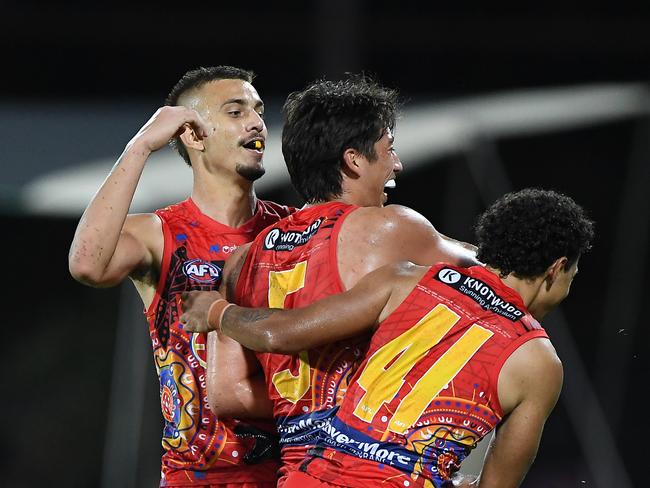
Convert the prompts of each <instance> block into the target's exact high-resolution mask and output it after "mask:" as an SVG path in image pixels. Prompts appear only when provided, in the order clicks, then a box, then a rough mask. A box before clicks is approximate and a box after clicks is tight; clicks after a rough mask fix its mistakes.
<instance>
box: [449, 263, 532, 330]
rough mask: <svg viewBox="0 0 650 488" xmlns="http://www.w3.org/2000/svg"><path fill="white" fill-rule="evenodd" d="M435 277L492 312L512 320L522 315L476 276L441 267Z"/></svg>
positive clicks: (522, 313)
mask: <svg viewBox="0 0 650 488" xmlns="http://www.w3.org/2000/svg"><path fill="white" fill-rule="evenodd" d="M436 279H437V280H438V281H440V282H442V283H444V284H445V285H447V286H450V287H452V288H454V289H455V290H458V291H459V292H460V293H462V294H463V295H465V296H467V297H469V298H471V299H472V300H474V301H475V302H476V303H478V304H479V305H480V306H481V307H482V308H484V309H485V310H489V311H490V312H494V313H496V314H498V315H501V316H502V317H505V318H507V319H509V320H512V321H513V322H515V321H517V320H519V319H520V318H521V317H523V316H524V312H522V311H521V310H519V308H517V307H516V306H515V305H513V304H512V303H510V302H507V301H505V300H504V299H503V298H501V297H500V296H499V295H497V294H496V293H495V292H494V290H493V289H492V287H491V286H490V285H488V284H487V283H485V282H484V281H481V280H479V279H477V278H472V277H471V276H468V275H466V274H463V273H460V272H459V271H456V270H455V269H450V268H442V269H441V270H440V271H438V273H436Z"/></svg>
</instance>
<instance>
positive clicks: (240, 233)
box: [145, 199, 291, 486]
mask: <svg viewBox="0 0 650 488" xmlns="http://www.w3.org/2000/svg"><path fill="white" fill-rule="evenodd" d="M290 211H291V210H290V209H289V208H287V207H283V206H280V205H277V204H275V203H272V202H265V201H258V204H257V211H256V213H255V215H254V216H253V217H252V218H251V219H250V220H249V221H248V222H246V223H245V224H244V225H242V226H241V227H238V228H232V227H228V226H226V225H223V224H220V223H219V222H217V221H215V220H212V219H211V218H209V217H208V216H206V215H204V214H202V213H201V212H200V210H199V209H198V207H197V206H196V205H195V204H194V202H193V201H192V200H191V199H188V200H185V201H184V202H181V203H178V204H176V205H172V206H169V207H167V208H164V209H161V210H157V211H156V214H157V215H158V216H159V217H160V220H161V221H162V229H163V235H164V243H165V244H164V254H163V258H162V265H161V278H160V281H159V283H158V289H157V290H156V295H155V297H154V300H153V302H152V303H151V305H150V306H149V309H148V310H147V311H146V312H145V313H146V317H147V321H148V322H149V334H150V336H151V342H152V345H153V356H154V361H155V365H156V370H157V372H158V376H159V379H160V401H161V408H162V414H163V417H164V420H165V426H164V430H163V437H162V445H163V447H164V449H165V453H164V455H163V457H162V480H161V486H177V485H188V484H193V483H199V484H210V483H224V482H240V481H241V482H256V481H260V482H262V481H274V480H275V479H276V470H277V468H278V462H277V460H274V459H271V460H269V458H272V457H273V456H272V455H271V454H272V452H273V445H274V444H275V443H276V442H277V438H276V434H275V433H274V432H273V431H274V430H275V429H274V427H273V425H272V424H270V423H269V424H268V425H263V424H258V425H256V426H255V425H250V424H244V423H243V422H238V421H237V420H232V419H225V420H217V418H216V417H215V416H214V414H213V413H212V412H211V410H210V408H209V406H208V402H207V393H206V362H205V361H206V334H193V333H189V334H188V333H187V332H185V331H184V330H183V328H182V325H181V324H180V323H179V321H178V319H179V317H180V315H181V314H182V311H181V310H180V295H181V293H183V292H184V291H188V290H216V289H217V288H218V287H219V284H220V283H221V273H222V269H223V264H224V262H225V260H226V259H228V257H229V256H230V254H231V253H232V252H233V251H234V250H235V249H236V248H237V246H240V245H242V244H245V243H247V242H250V241H251V240H253V238H254V237H255V236H256V235H257V234H258V233H259V232H260V231H261V230H262V229H264V228H265V227H266V226H268V225H270V224H273V223H275V222H276V221H278V220H279V219H280V218H283V217H285V216H286V215H288V214H289V213H290ZM255 463H258V464H255ZM251 465H252V466H251Z"/></svg>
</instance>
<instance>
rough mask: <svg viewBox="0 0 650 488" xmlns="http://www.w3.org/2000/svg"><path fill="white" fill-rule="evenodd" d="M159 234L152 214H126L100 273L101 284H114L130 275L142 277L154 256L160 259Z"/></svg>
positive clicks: (160, 245)
mask: <svg viewBox="0 0 650 488" xmlns="http://www.w3.org/2000/svg"><path fill="white" fill-rule="evenodd" d="M163 241H164V238H163V234H162V228H161V224H160V220H159V219H158V217H157V216H155V215H151V214H148V215H145V214H141V215H130V216H128V217H127V220H126V222H125V223H124V227H123V228H122V231H121V232H120V237H119V239H118V241H117V246H116V247H115V251H114V253H113V256H112V257H111V259H110V261H109V263H108V265H107V266H106V269H105V270H104V273H103V275H102V284H105V285H114V284H116V283H119V282H121V281H122V280H123V279H124V278H126V277H128V276H131V277H132V278H135V279H141V280H142V279H144V278H145V277H146V276H147V275H148V274H149V273H150V272H151V270H152V269H153V265H154V261H155V256H159V257H160V258H162V253H163V245H164V244H163Z"/></svg>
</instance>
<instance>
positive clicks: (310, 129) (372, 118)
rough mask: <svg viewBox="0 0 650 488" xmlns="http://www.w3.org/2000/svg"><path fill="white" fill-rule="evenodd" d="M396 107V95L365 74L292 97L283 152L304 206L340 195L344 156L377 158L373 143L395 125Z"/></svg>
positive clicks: (311, 86) (314, 84)
mask: <svg viewBox="0 0 650 488" xmlns="http://www.w3.org/2000/svg"><path fill="white" fill-rule="evenodd" d="M398 107H399V104H398V94H397V92H396V91H395V90H392V89H389V88H386V87H383V86H381V85H379V84H378V83H377V82H375V81H374V80H372V79H371V78H370V77H369V76H367V75H348V76H347V77H346V78H345V79H343V80H340V81H327V80H318V81H315V82H312V83H311V84H309V85H308V86H307V87H306V88H305V89H304V90H302V91H298V92H294V93H291V94H290V95H289V96H288V97H287V100H286V102H285V103H284V106H283V108H282V111H283V114H284V125H283V128H282V154H283V155H284V160H285V162H286V164H287V169H288V171H289V175H290V176H291V182H292V183H293V186H294V187H295V189H296V191H297V192H298V193H299V194H300V196H302V197H303V198H304V199H305V201H307V202H308V203H315V202H319V201H325V200H330V199H332V198H335V197H338V196H340V195H341V192H342V189H341V184H342V175H341V164H342V161H343V153H344V152H345V150H346V149H350V148H351V149H356V150H357V151H359V152H360V153H361V154H363V155H364V156H365V157H367V158H368V159H369V160H370V161H373V160H375V159H376V158H377V154H376V153H375V150H374V144H375V142H377V141H378V140H379V139H381V137H382V136H383V134H384V133H385V131H386V129H391V130H392V129H393V128H394V127H395V121H396V118H397V113H398Z"/></svg>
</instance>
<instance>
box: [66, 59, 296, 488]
mask: <svg viewBox="0 0 650 488" xmlns="http://www.w3.org/2000/svg"><path fill="white" fill-rule="evenodd" d="M252 80H253V73H252V72H250V71H246V70H242V69H239V68H234V67H229V66H218V67H210V68H199V69H196V70H192V71H189V72H188V73H186V74H185V76H183V78H182V79H181V80H180V81H179V82H178V84H177V85H176V86H175V87H174V88H173V89H172V91H171V93H170V94H169V97H168V98H167V102H166V106H164V107H162V108H160V109H159V110H158V111H157V112H156V113H155V114H154V115H153V116H152V117H151V119H150V120H149V121H148V122H147V123H146V124H145V125H144V126H143V127H142V128H141V129H140V131H139V132H138V133H137V134H136V135H135V136H134V137H133V139H132V140H131V141H130V142H129V143H128V144H127V146H126V149H125V150H124V152H123V154H122V155H121V157H120V159H119V160H118V161H117V163H116V164H115V166H114V168H113V170H112V171H111V173H110V174H109V175H108V177H107V178H106V180H105V181H104V183H103V184H102V186H101V187H100V188H99V190H98V192H97V194H96V195H95V197H94V198H93V199H92V201H91V202H90V204H89V205H88V207H87V209H86V211H85V212H84V214H83V216H82V217H81V220H80V222H79V225H78V227H77V231H76V234H75V237H74V240H73V242H72V246H71V249H70V255H69V266H70V272H71V273H72V275H73V276H74V277H75V278H76V279H77V280H79V281H81V282H82V283H85V284H87V285H90V286H97V287H103V286H112V285H116V284H118V283H120V282H121V281H123V280H124V279H125V278H126V277H127V276H128V277H129V278H131V280H132V281H133V283H134V284H135V287H136V289H137V290H138V292H139V294H140V296H141V298H142V301H143V303H144V306H145V314H146V318H147V321H148V323H149V332H150V336H151V341H152V345H153V354H154V361H155V365H156V370H157V372H158V376H159V379H160V395H161V408H162V413H163V417H164V420H165V427H164V431H163V438H162V444H163V447H164V448H165V453H164V455H163V457H162V480H161V486H186V485H187V486H189V485H210V484H217V483H219V484H221V483H232V484H238V483H254V484H259V485H268V486H275V480H276V470H277V466H278V463H277V460H275V459H273V460H267V459H266V458H268V457H269V455H270V453H271V452H272V451H274V449H273V445H274V444H275V443H276V440H275V439H276V438H275V434H274V435H271V434H270V433H269V432H268V431H274V430H275V429H274V428H273V426H272V424H270V423H269V424H268V425H267V426H266V427H267V430H268V431H267V430H260V429H258V428H257V427H254V426H253V425H251V424H250V423H249V424H244V423H242V422H238V421H235V420H231V419H219V420H218V419H217V417H216V416H215V415H214V414H213V413H212V411H211V410H210V408H209V406H208V402H207V392H206V381H207V374H206V373H207V367H206V352H205V349H206V337H205V335H204V334H192V333H188V332H187V331H185V330H183V327H182V325H181V324H180V323H179V322H178V317H179V315H180V313H181V311H180V309H179V303H180V300H179V297H180V294H181V293H182V292H184V291H187V290H216V289H217V288H218V286H219V284H220V282H221V278H222V268H223V265H224V262H225V260H226V259H228V258H229V257H230V255H231V254H232V252H233V251H234V250H235V248H236V247H237V246H241V245H242V244H244V243H247V242H250V241H251V240H252V239H253V238H254V237H255V236H256V235H257V234H258V233H259V232H260V231H261V230H262V229H264V228H265V227H267V226H268V225H270V224H272V223H274V222H276V221H277V220H279V219H280V218H282V217H285V216H287V215H289V213H290V211H291V209H289V208H287V207H284V206H280V205H277V204H275V203H272V202H267V201H262V200H259V199H257V197H256V196H255V191H254V188H253V181H254V180H256V179H257V178H259V177H260V176H262V175H263V174H264V167H263V165H262V157H263V154H264V144H265V139H266V136H267V130H266V125H265V123H264V103H263V102H262V100H261V99H260V97H259V95H258V94H257V91H256V90H255V88H254V87H253V85H252V84H251V81H252ZM170 140H172V141H171V144H172V145H173V146H174V147H175V149H176V150H177V151H178V152H179V153H180V154H181V156H182V157H183V159H185V161H186V162H187V163H188V164H189V165H190V166H191V170H192V173H193V177H194V183H193V187H192V194H191V197H189V198H188V199H186V200H185V201H182V202H180V203H177V204H174V205H170V206H168V207H166V208H163V209H160V210H156V211H155V212H154V213H148V214H134V215H128V212H129V207H130V205H131V200H132V198H133V194H134V192H135V190H136V187H137V185H138V181H139V179H140V175H141V173H142V170H143V169H144V165H145V163H146V161H147V159H148V157H149V155H150V154H151V153H152V152H154V151H156V150H158V149H160V148H161V147H163V146H164V145H166V144H167V143H168V142H169V141H170ZM170 184H173V182H170ZM229 344H231V345H232V346H231V347H229ZM221 352H222V354H223V356H224V357H226V358H227V359H228V361H227V362H228V369H227V374H228V377H229V383H228V386H224V388H226V389H227V392H226V393H227V394H229V395H232V396H236V397H237V398H239V399H240V401H242V402H244V403H245V404H246V405H247V413H248V415H250V416H252V417H267V416H270V404H269V401H268V399H267V398H266V395H265V393H264V390H265V387H264V384H263V381H261V380H258V381H254V380H253V379H251V378H250V375H249V369H250V368H249V364H248V362H247V359H246V358H245V357H244V356H243V355H242V354H241V347H240V346H239V345H238V344H236V343H235V342H234V341H224V343H223V344H222V345H221ZM221 374H224V372H221ZM275 451H277V449H275Z"/></svg>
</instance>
